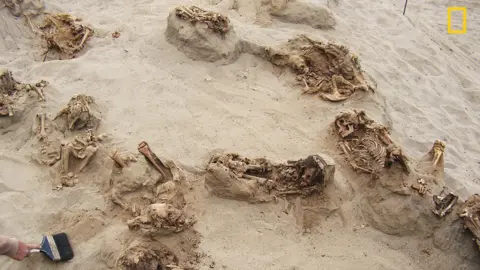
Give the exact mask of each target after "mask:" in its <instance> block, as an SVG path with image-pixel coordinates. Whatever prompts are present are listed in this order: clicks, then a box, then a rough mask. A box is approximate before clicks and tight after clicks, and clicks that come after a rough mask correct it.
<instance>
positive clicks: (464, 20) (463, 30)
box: [447, 7, 467, 34]
mask: <svg viewBox="0 0 480 270" xmlns="http://www.w3.org/2000/svg"><path fill="white" fill-rule="evenodd" d="M454 11H455V13H458V12H461V16H462V28H461V29H452V12H454ZM456 16H458V14H455V17H456ZM447 33H449V34H465V33H467V8H466V7H448V10H447Z"/></svg>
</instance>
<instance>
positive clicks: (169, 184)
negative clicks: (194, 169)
mask: <svg viewBox="0 0 480 270" xmlns="http://www.w3.org/2000/svg"><path fill="white" fill-rule="evenodd" d="M138 151H139V152H140V153H141V154H142V155H143V156H144V157H145V158H144V159H137V157H136V156H135V155H133V154H131V153H128V152H124V153H121V152H119V151H117V150H114V151H112V153H111V155H110V157H111V158H112V160H113V161H114V163H115V166H114V167H113V169H112V174H111V180H110V186H109V188H110V190H109V193H110V198H111V200H112V202H113V203H115V204H117V205H119V206H120V207H122V208H123V209H125V210H127V211H128V212H129V213H130V216H133V218H131V219H130V220H128V221H127V225H128V227H129V228H130V229H131V230H138V231H139V232H140V233H142V234H144V235H148V236H153V235H166V234H171V233H176V232H181V231H183V230H185V229H187V228H189V227H191V226H192V225H193V224H194V223H195V219H194V218H193V217H189V216H187V215H186V214H185V211H184V208H185V205H186V202H185V198H184V194H183V191H182V190H183V189H185V188H186V177H185V174H184V173H183V171H182V170H181V169H180V168H179V167H178V166H177V165H176V164H175V163H174V162H173V161H171V160H164V161H162V160H161V159H160V158H158V157H157V155H155V153H154V152H153V151H152V150H151V149H150V147H149V146H148V144H147V143H146V142H141V143H140V144H139V146H138Z"/></svg>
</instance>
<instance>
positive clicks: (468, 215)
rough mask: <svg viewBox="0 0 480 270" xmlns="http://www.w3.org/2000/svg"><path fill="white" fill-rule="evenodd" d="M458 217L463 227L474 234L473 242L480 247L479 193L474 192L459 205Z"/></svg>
mask: <svg viewBox="0 0 480 270" xmlns="http://www.w3.org/2000/svg"><path fill="white" fill-rule="evenodd" d="M459 214H460V217H462V218H463V221H464V222H465V227H466V228H468V229H469V230H470V232H472V234H473V235H474V236H475V239H474V240H475V242H476V243H477V245H478V246H479V248H480V195H478V194H474V195H472V196H471V197H470V198H468V200H467V201H466V202H465V203H464V204H463V205H462V206H461V207H460V213H459Z"/></svg>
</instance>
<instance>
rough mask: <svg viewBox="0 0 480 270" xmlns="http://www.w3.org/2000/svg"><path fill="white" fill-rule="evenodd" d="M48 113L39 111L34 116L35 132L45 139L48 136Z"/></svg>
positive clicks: (41, 138)
mask: <svg viewBox="0 0 480 270" xmlns="http://www.w3.org/2000/svg"><path fill="white" fill-rule="evenodd" d="M46 119H47V115H46V113H38V114H36V115H35V118H34V126H33V133H34V134H35V135H36V136H37V137H38V138H39V139H40V140H43V139H45V138H46V137H47V131H46V121H47V120H46Z"/></svg>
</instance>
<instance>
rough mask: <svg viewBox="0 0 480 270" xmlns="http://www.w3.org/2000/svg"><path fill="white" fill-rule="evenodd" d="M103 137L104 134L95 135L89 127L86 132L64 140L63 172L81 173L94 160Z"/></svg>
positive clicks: (62, 147) (62, 148)
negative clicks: (67, 140)
mask: <svg viewBox="0 0 480 270" xmlns="http://www.w3.org/2000/svg"><path fill="white" fill-rule="evenodd" d="M103 137H104V135H103V134H101V135H99V136H95V135H94V134H93V131H92V130H91V129H87V130H86V132H85V134H80V135H77V136H75V138H74V139H73V140H72V141H69V142H62V144H61V172H62V173H63V174H68V173H79V172H80V171H81V170H82V169H83V168H85V166H87V164H88V163H89V162H90V161H91V160H92V158H93V156H94V155H95V153H96V152H97V149H98V143H99V142H100V141H102V140H103Z"/></svg>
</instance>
